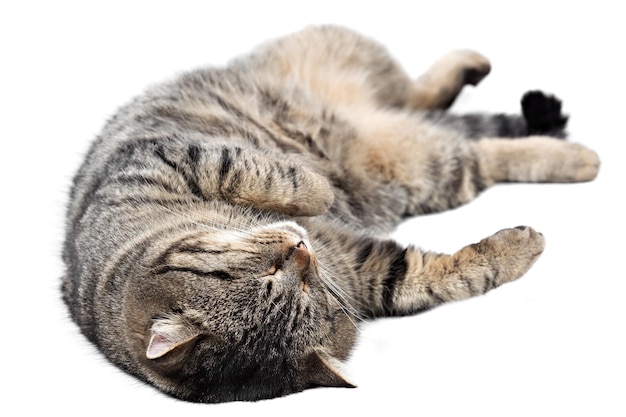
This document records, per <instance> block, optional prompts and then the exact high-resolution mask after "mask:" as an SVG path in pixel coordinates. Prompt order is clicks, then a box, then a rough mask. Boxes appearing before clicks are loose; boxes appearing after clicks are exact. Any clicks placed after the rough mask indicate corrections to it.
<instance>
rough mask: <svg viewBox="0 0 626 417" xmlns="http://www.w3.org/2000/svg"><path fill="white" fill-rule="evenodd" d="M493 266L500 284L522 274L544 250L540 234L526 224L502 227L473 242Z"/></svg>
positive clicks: (543, 241)
mask: <svg viewBox="0 0 626 417" xmlns="http://www.w3.org/2000/svg"><path fill="white" fill-rule="evenodd" d="M472 246H473V249H474V250H475V251H476V252H477V253H478V254H480V255H481V256H483V257H484V261H486V262H487V263H488V265H489V267H490V268H491V269H492V272H493V277H494V280H495V282H493V286H496V287H497V286H499V285H502V284H504V283H506V282H510V281H513V280H515V279H517V278H519V277H521V276H522V275H523V274H524V273H525V272H526V271H528V269H529V268H530V267H531V266H532V265H533V264H534V263H535V261H536V260H537V259H538V258H539V255H541V254H542V253H543V250H544V247H545V239H544V237H543V235H542V234H541V233H539V232H537V231H535V230H534V229H533V228H531V227H528V226H518V227H514V228H511V229H503V230H500V231H499V232H497V233H495V234H493V235H491V236H489V237H488V238H486V239H483V240H481V241H480V242H478V243H476V244H474V245H472Z"/></svg>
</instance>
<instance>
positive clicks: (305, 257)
mask: <svg viewBox="0 0 626 417" xmlns="http://www.w3.org/2000/svg"><path fill="white" fill-rule="evenodd" d="M285 260H286V261H293V262H295V263H296V264H297V265H298V266H299V267H301V268H306V267H307V266H309V263H310V262H311V254H310V252H309V249H308V248H307V246H306V243H304V242H303V241H300V242H298V243H297V244H296V245H295V246H292V247H291V248H289V251H288V253H287V257H286V259H285Z"/></svg>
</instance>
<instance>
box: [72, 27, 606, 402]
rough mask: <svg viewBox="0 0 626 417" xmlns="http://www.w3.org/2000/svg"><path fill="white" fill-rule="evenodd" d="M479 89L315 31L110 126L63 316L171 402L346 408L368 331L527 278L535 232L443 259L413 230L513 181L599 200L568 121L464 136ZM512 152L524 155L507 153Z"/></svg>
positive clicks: (484, 128) (452, 72) (457, 60)
mask: <svg viewBox="0 0 626 417" xmlns="http://www.w3.org/2000/svg"><path fill="white" fill-rule="evenodd" d="M489 71H490V64H489V62H488V61H487V59H485V58H484V57H483V56H481V55H480V54H478V53H476V52H472V51H466V50H463V51H454V52H451V53H448V54H447V55H445V56H443V57H442V58H441V59H440V60H438V61H436V62H435V63H434V64H433V66H432V67H431V68H430V69H429V70H428V71H427V72H426V73H425V74H423V75H422V76H421V77H419V78H418V79H416V80H412V79H411V78H409V76H407V75H406V74H405V72H404V71H403V70H402V69H401V67H400V66H399V65H398V64H397V63H396V62H395V61H394V60H393V59H392V58H391V57H390V56H389V55H388V53H387V52H386V50H385V49H384V48H383V47H382V46H381V45H379V44H378V43H376V42H374V41H372V40H370V39H368V38H366V37H363V36H361V35H359V34H357V33H354V32H352V31H349V30H347V29H344V28H340V27H332V26H323V27H311V28H307V29H305V30H303V31H301V32H298V33H295V34H292V35H290V36H287V37H285V38H282V39H278V40H275V41H273V42H270V43H267V44H265V45H262V46H261V47H259V48H258V49H257V50H256V51H255V52H253V53H252V54H251V55H248V56H245V57H243V58H240V59H238V60H235V61H233V62H232V63H231V64H229V65H228V66H227V67H225V68H208V69H200V70H196V71H192V72H189V73H186V74H183V75H182V76H180V77H178V78H176V79H174V80H172V81H169V82H166V83H164V84H161V85H157V86H155V87H153V88H151V89H149V90H148V91H147V92H146V93H145V94H143V95H142V96H140V97H138V98H136V99H134V101H132V102H131V103H130V104H128V105H126V106H125V107H122V108H121V109H120V110H119V112H118V113H117V114H116V115H115V116H114V117H113V118H112V119H110V120H109V122H108V123H107V124H106V126H105V127H104V129H103V131H102V133H101V134H100V135H99V137H98V138H97V139H96V140H95V142H94V143H93V145H92V147H91V149H90V150H89V152H88V155H87V157H86V160H85V162H84V163H83V165H82V167H81V168H80V170H79V172H78V174H77V175H76V177H75V179H74V183H73V187H72V190H71V196H70V203H69V209H68V218H67V237H66V242H65V247H64V261H65V263H66V266H67V268H66V273H65V276H64V278H63V283H62V291H63V297H64V300H65V302H66V303H67V305H68V306H69V309H70V311H71V316H72V318H73V319H74V320H75V321H76V323H78V325H79V326H80V328H81V330H82V332H83V333H84V334H85V335H86V337H87V338H88V339H89V340H90V341H91V342H93V343H94V344H95V345H96V346H97V347H98V348H99V349H100V350H101V351H102V352H103V353H104V355H106V357H107V358H108V359H109V360H111V361H112V362H113V363H114V364H116V365H117V366H119V367H120V368H122V369H123V370H125V371H127V372H128V373H130V374H132V375H135V376H136V377H137V378H139V379H141V380H143V381H146V382H148V383H149V384H152V385H154V386H155V387H157V388H158V389H159V390H161V391H163V392H165V393H167V394H169V395H172V396H174V397H176V398H180V399H184V400H188V401H195V402H221V401H233V400H259V399H265V398H271V397H276V396H281V395H286V394H289V393H294V392H298V391H301V390H304V389H307V388H310V387H315V386H334V387H352V386H353V385H352V383H351V382H350V381H348V380H347V379H346V378H345V377H344V376H343V375H342V373H341V371H340V367H341V363H342V361H344V360H345V359H346V358H347V357H348V355H349V353H350V350H351V348H352V346H353V345H354V343H355V337H356V334H357V326H358V325H359V322H361V321H363V320H366V319H371V318H376V317H381V316H395V315H407V314H413V313H416V312H419V311H423V310H425V309H429V308H432V307H435V306H437V305H439V304H442V303H445V302H448V301H453V300H460V299H463V298H467V297H472V296H476V295H480V294H484V293H485V292H487V291H489V290H491V289H493V288H495V287H498V286H500V285H502V284H504V283H506V282H510V281H512V280H515V279H517V278H519V277H520V276H521V275H522V274H524V273H525V272H526V271H527V270H528V269H529V268H530V266H531V265H532V264H533V263H534V262H535V260H536V259H537V257H538V256H539V255H540V254H541V253H542V251H543V248H544V239H543V236H542V235H541V234H540V233H538V232H536V231H535V230H533V229H532V228H530V227H525V226H520V227H515V228H511V229H505V230H501V231H499V232H497V233H496V234H494V235H492V236H490V237H487V238H485V239H484V240H482V241H480V242H478V243H475V244H471V245H469V246H466V247H465V248H463V249H461V250H460V251H458V252H456V253H454V254H452V255H444V254H439V253H432V252H424V251H422V250H420V249H417V248H415V247H413V246H409V247H402V246H401V245H399V244H398V243H396V242H395V241H393V240H390V239H389V238H388V237H385V235H386V234H387V233H389V232H390V231H392V230H393V228H394V227H395V226H396V225H398V223H399V222H401V221H402V220H403V219H405V218H406V217H407V216H414V215H419V214H423V213H430V212H439V211H442V210H447V209H451V208H454V207H457V206H459V205H461V204H464V203H467V202H469V201H470V200H471V199H473V198H474V197H475V196H476V195H477V194H478V193H479V192H481V191H483V190H484V189H485V188H487V187H489V186H491V185H493V184H495V183H498V182H508V181H528V182H576V181H589V180H592V179H594V178H595V177H596V175H597V173H598V169H599V160H598V157H597V155H596V154H595V153H594V152H592V151H590V150H588V149H586V148H584V147H582V146H580V145H576V144H573V143H570V142H567V141H565V140H563V139H562V137H563V136H564V128H565V124H566V121H567V118H566V117H565V116H563V115H562V114H561V103H560V101H559V100H558V99H556V98H555V97H553V96H548V95H545V94H543V93H541V92H538V91H533V92H529V93H527V94H526V95H525V96H524V97H523V99H522V114H521V115H482V114H470V115H454V114H451V113H449V112H445V110H446V109H447V108H448V107H449V106H450V105H451V104H452V103H453V101H454V100H455V98H456V97H457V95H458V94H459V92H460V91H461V89H462V88H463V86H464V85H467V84H472V85H475V84H477V83H478V82H480V80H481V79H482V78H483V77H484V76H485V75H486V74H487V73H488V72H489ZM511 138H518V139H517V140H515V139H513V140H512V139H511Z"/></svg>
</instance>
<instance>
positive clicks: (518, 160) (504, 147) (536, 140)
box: [476, 136, 600, 183]
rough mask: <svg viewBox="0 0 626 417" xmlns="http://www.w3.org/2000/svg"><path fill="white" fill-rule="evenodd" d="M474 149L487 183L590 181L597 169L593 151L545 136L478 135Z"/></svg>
mask: <svg viewBox="0 0 626 417" xmlns="http://www.w3.org/2000/svg"><path fill="white" fill-rule="evenodd" d="M476 149H477V155H478V158H479V160H480V164H481V167H482V173H483V175H484V177H485V179H486V181H487V182H488V183H496V182H581V181H591V180H593V179H594V178H595V177H596V176H597V175H598V171H599V169H600V159H599V158H598V155H597V154H596V153H595V152H594V151H592V150H590V149H587V148H585V147H584V146H581V145H578V144H575V143H570V142H565V141H562V140H558V139H554V138H550V137H545V136H531V137H528V138H524V139H519V140H508V139H500V138H496V139H481V140H479V141H477V142H476Z"/></svg>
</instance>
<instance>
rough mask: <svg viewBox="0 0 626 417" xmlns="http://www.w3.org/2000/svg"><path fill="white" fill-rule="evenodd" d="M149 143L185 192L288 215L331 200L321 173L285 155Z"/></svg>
mask: <svg viewBox="0 0 626 417" xmlns="http://www.w3.org/2000/svg"><path fill="white" fill-rule="evenodd" d="M154 146H155V147H156V149H155V150H154V153H155V154H156V155H157V156H158V158H159V160H160V162H162V163H164V164H165V165H167V166H169V167H171V168H172V169H171V171H172V172H175V173H176V174H178V175H180V176H182V177H183V179H184V182H185V183H187V184H188V188H189V192H191V193H192V194H194V195H195V196H196V197H199V198H201V199H215V198H219V199H223V200H226V201H229V202H232V203H234V204H237V205H242V206H248V207H255V208H260V209H266V210H273V211H278V212H281V213H284V214H288V215H293V216H313V215H318V214H322V213H324V212H326V211H327V210H328V208H329V207H330V206H331V204H332V203H333V200H334V194H333V190H332V188H331V186H330V184H329V183H328V180H327V179H326V178H325V177H323V176H322V175H320V174H317V173H315V172H314V171H313V170H311V169H309V168H307V167H306V166H305V164H303V163H302V162H301V161H300V162H299V161H297V160H295V159H292V158H290V157H288V156H278V155H275V154H273V153H271V152H267V151H261V150H258V149H254V148H247V147H243V146H236V145H230V144H222V145H219V144H206V143H189V144H174V143H170V142H167V143H159V144H156V145H154ZM159 169H163V168H162V167H159ZM170 188H172V187H170Z"/></svg>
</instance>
